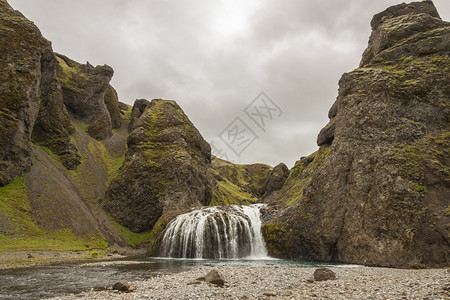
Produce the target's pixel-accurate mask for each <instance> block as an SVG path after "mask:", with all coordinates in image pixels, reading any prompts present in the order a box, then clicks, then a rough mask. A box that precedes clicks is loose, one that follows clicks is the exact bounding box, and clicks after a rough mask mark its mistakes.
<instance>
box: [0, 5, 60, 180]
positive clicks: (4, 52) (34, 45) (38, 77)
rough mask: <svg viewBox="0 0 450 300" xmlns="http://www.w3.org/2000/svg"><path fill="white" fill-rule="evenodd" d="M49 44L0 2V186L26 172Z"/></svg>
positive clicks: (36, 30) (26, 22) (30, 24)
mask: <svg viewBox="0 0 450 300" xmlns="http://www.w3.org/2000/svg"><path fill="white" fill-rule="evenodd" d="M51 51H52V49H51V45H50V42H49V41H47V40H46V39H45V38H43V37H42V35H41V33H40V32H39V29H38V28H37V27H36V26H35V25H34V24H33V23H32V22H30V21H29V20H27V19H26V18H25V17H24V16H23V15H22V14H21V13H20V12H18V11H15V10H13V9H12V8H11V7H10V6H9V4H8V3H7V2H6V1H4V0H2V1H0V94H1V98H0V145H1V147H0V186H4V185H6V184H8V183H9V182H11V181H12V180H13V179H14V177H16V176H17V175H19V174H20V173H21V172H23V171H26V170H28V169H29V167H30V165H31V160H30V152H31V132H32V129H33V126H34V123H35V120H36V118H37V115H38V110H39V102H40V93H41V90H40V85H41V81H46V78H45V77H46V74H45V72H43V71H42V70H41V67H44V65H43V63H44V62H45V57H44V56H45V54H46V53H48V52H51Z"/></svg>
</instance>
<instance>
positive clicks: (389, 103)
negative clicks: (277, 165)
mask: <svg viewBox="0 0 450 300" xmlns="http://www.w3.org/2000/svg"><path fill="white" fill-rule="evenodd" d="M372 29H373V32H372V35H371V37H370V40H369V45H368V48H367V50H366V51H365V52H364V55H363V58H362V61H361V65H360V67H359V68H358V69H356V70H354V71H352V72H350V73H347V74H344V75H343V76H342V78H341V80H340V82H339V94H338V97H337V100H336V102H335V104H334V105H333V106H332V108H331V109H330V112H329V117H330V123H329V124H328V125H327V126H326V127H325V128H324V129H323V130H322V131H321V133H320V134H319V137H318V144H319V146H320V149H319V151H318V152H316V153H315V154H313V155H311V156H308V157H305V158H303V159H301V160H300V161H299V162H297V163H296V165H295V166H294V168H293V169H292V170H291V171H290V174H289V177H288V179H287V180H286V183H285V185H284V186H283V188H282V189H281V190H280V191H278V192H275V193H273V194H272V196H270V197H269V198H268V199H267V202H268V203H270V204H271V205H270V208H269V211H270V212H271V213H270V214H267V215H265V223H266V225H265V227H264V232H265V234H266V239H267V241H268V242H269V249H270V250H271V251H272V253H273V254H276V255H277V256H284V257H296V258H307V259H312V260H320V261H338V262H345V263H359V264H367V265H379V266H391V267H413V266H448V264H449V256H448V255H449V253H450V247H449V245H450V239H449V238H450V236H449V224H450V218H449V215H448V213H447V214H446V213H445V212H446V210H448V207H449V205H450V180H449V178H450V173H449V168H448V166H449V162H450V153H449V142H450V140H449V138H450V135H449V134H450V125H449V124H450V122H449V121H450V120H449V116H450V106H449V105H450V57H449V55H450V40H449V38H448V37H449V36H450V23H447V22H444V21H442V20H441V19H440V18H439V14H438V13H437V11H436V8H435V7H434V6H433V4H432V2H431V1H423V2H415V3H410V4H400V5H397V6H394V7H391V8H388V9H387V10H386V11H384V12H381V13H380V14H377V15H376V16H375V17H374V19H373V21H372ZM280 245H282V247H280Z"/></svg>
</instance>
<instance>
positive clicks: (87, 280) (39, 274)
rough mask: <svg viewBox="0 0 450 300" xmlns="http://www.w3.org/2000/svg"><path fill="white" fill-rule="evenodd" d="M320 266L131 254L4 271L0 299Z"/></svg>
mask: <svg viewBox="0 0 450 300" xmlns="http://www.w3.org/2000/svg"><path fill="white" fill-rule="evenodd" d="M204 265H207V266H214V267H221V266H239V267H261V266H265V267H277V266H296V267H316V266H324V265H330V264H329V263H328V264H322V263H313V262H305V261H296V260H279V259H270V258H268V259H265V260H256V259H247V260H246V259H221V260H210V259H167V258H147V257H128V258H123V259H119V260H112V261H111V260H109V261H100V262H99V261H97V262H89V263H72V264H69V263H66V264H57V265H51V266H35V267H30V268H22V269H10V270H0V299H5V300H19V299H23V300H25V299H27V300H28V299H43V298H50V297H58V296H62V295H66V294H77V293H81V292H83V291H89V290H105V289H108V288H111V286H112V285H113V284H114V283H116V282H117V281H119V280H123V281H128V282H133V281H139V280H145V279H148V278H151V277H154V276H158V275H163V274H171V273H177V272H183V271H187V270H190V269H193V268H195V267H198V266H204Z"/></svg>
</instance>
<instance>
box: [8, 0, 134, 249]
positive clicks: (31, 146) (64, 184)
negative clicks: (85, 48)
mask: <svg viewBox="0 0 450 300" xmlns="http://www.w3.org/2000/svg"><path fill="white" fill-rule="evenodd" d="M0 40H1V43H0V50H1V51H0V66H1V70H2V71H1V72H0V92H1V94H2V97H1V99H0V145H1V147H0V251H4V250H24V249H30V250H82V249H90V248H106V247H107V246H108V243H109V245H111V246H118V247H121V246H126V245H127V242H129V241H128V236H127V235H126V234H124V233H123V231H121V229H120V228H119V226H118V225H117V224H116V223H114V222H113V221H112V220H111V219H110V217H109V216H107V215H106V214H105V213H104V211H103V209H102V207H101V204H102V203H101V200H102V199H103V197H104V194H105V190H106V188H107V186H108V185H109V183H110V182H111V180H112V178H113V177H115V175H116V174H117V171H118V169H119V167H120V166H121V164H122V162H123V159H124V155H125V151H126V135H127V131H126V126H127V124H123V125H122V124H121V123H122V117H121V116H122V114H121V113H120V111H119V103H118V98H117V95H116V93H115V91H114V89H113V88H112V87H110V86H109V85H108V82H109V79H110V76H112V69H111V70H110V68H109V67H96V68H94V67H89V66H88V65H86V66H84V67H83V65H81V64H78V63H75V62H73V61H71V60H70V59H68V58H65V59H66V60H67V61H68V63H69V64H70V65H71V66H68V65H67V62H66V61H65V60H63V59H61V56H58V57H57V56H56V55H55V54H54V53H53V50H52V48H51V44H50V42H49V41H47V40H46V39H45V38H43V37H42V35H41V33H40V32H39V30H38V28H37V27H36V26H35V25H34V24H33V23H32V22H30V21H29V20H27V19H26V18H25V17H24V16H23V15H22V14H20V13H19V12H17V11H14V10H13V9H12V8H11V7H10V6H9V5H8V3H7V2H6V1H4V0H2V1H0ZM63 69H64V70H63ZM92 69H93V70H92ZM105 70H106V71H105ZM66 72H67V73H66ZM96 72H97V73H99V74H97V75H96V74H95V73H96ZM102 73H106V74H102ZM66 75H67V76H66ZM78 75H79V76H80V77H83V80H84V81H83V82H81V80H77V76H78ZM89 81H91V82H89ZM68 87H70V88H73V89H78V92H80V95H81V96H83V97H87V96H86V95H88V96H89V97H90V98H89V99H90V100H92V99H93V97H94V96H93V95H97V96H98V97H100V98H101V97H102V95H103V94H105V95H104V99H103V98H101V99H100V100H99V101H97V102H95V101H94V103H91V104H90V105H91V106H90V107H91V108H92V111H94V112H95V111H106V113H108V116H107V117H106V119H107V120H109V118H110V117H109V114H111V115H114V117H111V119H114V118H117V117H119V118H120V120H119V122H115V123H114V124H115V128H116V130H115V131H114V132H112V131H111V125H110V124H109V125H108V124H106V123H105V124H104V125H105V126H104V128H100V131H101V132H107V133H108V134H107V136H108V137H107V138H105V139H104V140H102V141H98V140H96V139H93V138H92V137H91V136H89V135H88V133H87V131H88V132H90V131H91V130H90V129H89V128H90V127H92V124H93V123H95V122H96V120H97V118H92V119H90V118H89V117H83V116H86V115H88V114H89V113H92V111H90V112H81V111H76V110H75V109H73V106H70V107H69V103H72V102H70V101H68V96H67V95H68V92H67V90H68V89H69V88H68ZM104 90H108V91H109V92H108V93H106V92H105V91H104ZM83 97H78V98H80V99H81V100H83V99H85V98H83ZM75 98H76V97H74V99H75ZM107 98H108V99H107ZM74 99H72V100H74ZM69 100H70V99H69ZM75 100H76V99H75ZM75 100H74V101H75ZM90 100H89V101H90ZM92 101H93V100H92ZM105 103H108V105H106V104H105ZM96 105H98V106H99V107H100V108H96V107H94V106H96ZM105 105H106V106H105ZM93 107H94V108H93ZM107 107H108V109H107ZM122 108H123V105H122ZM85 109H89V107H85ZM126 116H127V113H126V112H123V120H124V122H126V123H127V122H128V121H129V119H128V121H127V118H126ZM89 122H91V123H89ZM99 126H100V127H101V126H103V125H99ZM95 136H96V135H95ZM96 137H97V136H96Z"/></svg>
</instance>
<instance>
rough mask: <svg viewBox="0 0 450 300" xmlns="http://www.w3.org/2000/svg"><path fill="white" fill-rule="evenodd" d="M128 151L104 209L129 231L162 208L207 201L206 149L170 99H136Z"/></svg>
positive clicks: (144, 226)
mask: <svg viewBox="0 0 450 300" xmlns="http://www.w3.org/2000/svg"><path fill="white" fill-rule="evenodd" d="M130 129H131V133H130V135H129V137H128V151H127V154H126V158H125V162H124V165H123V166H122V168H121V169H120V172H119V174H118V176H117V177H116V178H115V179H114V180H113V182H112V183H111V185H110V187H109V189H108V191H107V193H106V203H105V208H106V209H107V210H108V211H109V213H110V214H111V215H112V216H113V217H114V218H115V219H116V220H117V221H118V222H119V223H120V224H122V225H124V226H126V227H128V228H130V229H131V230H132V231H133V232H142V231H146V230H150V229H152V228H153V226H154V225H155V224H156V221H157V220H158V219H159V218H160V217H161V215H162V214H163V212H169V211H177V210H182V209H187V208H190V207H192V206H203V205H209V203H210V202H211V199H212V194H213V189H217V187H216V181H215V179H214V177H213V175H212V174H211V173H210V172H209V168H211V148H210V146H209V144H208V143H207V142H206V141H205V140H204V139H203V137H202V136H201V135H200V133H199V132H198V130H197V129H196V128H195V127H194V125H193V124H192V123H191V122H190V121H189V119H188V117H187V116H186V115H185V114H184V112H183V111H182V110H181V108H180V107H179V106H178V105H177V104H176V103H175V102H174V101H167V100H157V99H155V100H152V101H151V102H149V101H146V100H139V101H136V103H135V106H134V107H133V110H132V126H131V128H130Z"/></svg>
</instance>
